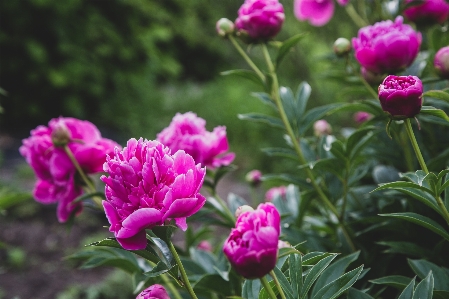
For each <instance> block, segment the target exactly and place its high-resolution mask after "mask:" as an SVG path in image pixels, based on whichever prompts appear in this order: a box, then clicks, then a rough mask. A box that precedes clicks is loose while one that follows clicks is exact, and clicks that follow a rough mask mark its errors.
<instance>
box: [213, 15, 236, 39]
mask: <svg viewBox="0 0 449 299" xmlns="http://www.w3.org/2000/svg"><path fill="white" fill-rule="evenodd" d="M215 28H216V29H217V33H218V35H219V36H221V37H226V36H228V35H229V34H232V33H234V29H235V26H234V23H233V22H232V21H231V20H229V19H226V18H221V19H220V20H218V21H217V25H216V26H215Z"/></svg>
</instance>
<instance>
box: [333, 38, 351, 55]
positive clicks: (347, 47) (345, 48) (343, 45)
mask: <svg viewBox="0 0 449 299" xmlns="http://www.w3.org/2000/svg"><path fill="white" fill-rule="evenodd" d="M333 48H334V53H335V54H336V55H337V56H345V55H347V54H348V53H349V52H351V48H352V47H351V42H350V41H349V40H348V39H347V38H344V37H340V38H337V40H336V41H335V42H334V46H333Z"/></svg>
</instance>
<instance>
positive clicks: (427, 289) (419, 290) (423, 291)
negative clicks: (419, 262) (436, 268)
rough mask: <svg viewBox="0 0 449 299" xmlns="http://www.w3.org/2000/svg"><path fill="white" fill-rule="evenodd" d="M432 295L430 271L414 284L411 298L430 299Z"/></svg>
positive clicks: (431, 275)
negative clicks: (414, 287)
mask: <svg viewBox="0 0 449 299" xmlns="http://www.w3.org/2000/svg"><path fill="white" fill-rule="evenodd" d="M432 296H433V274H432V271H430V272H429V275H427V277H426V278H425V279H423V280H421V282H420V283H418V285H417V286H416V289H415V292H414V293H413V299H432Z"/></svg>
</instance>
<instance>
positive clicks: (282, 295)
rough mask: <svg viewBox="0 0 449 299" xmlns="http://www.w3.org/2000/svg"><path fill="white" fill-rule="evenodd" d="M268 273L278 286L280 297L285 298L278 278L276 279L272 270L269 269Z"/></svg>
mask: <svg viewBox="0 0 449 299" xmlns="http://www.w3.org/2000/svg"><path fill="white" fill-rule="evenodd" d="M270 275H271V277H273V280H274V284H275V285H276V287H277V288H278V290H279V294H280V295H281V298H282V299H287V298H286V297H285V294H284V290H283V289H282V287H281V284H280V283H279V280H278V278H277V276H276V274H275V273H274V271H273V270H271V271H270Z"/></svg>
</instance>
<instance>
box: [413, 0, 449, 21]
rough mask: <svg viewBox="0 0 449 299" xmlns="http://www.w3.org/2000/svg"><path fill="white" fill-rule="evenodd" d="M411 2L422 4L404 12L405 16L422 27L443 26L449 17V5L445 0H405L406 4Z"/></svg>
mask: <svg viewBox="0 0 449 299" xmlns="http://www.w3.org/2000/svg"><path fill="white" fill-rule="evenodd" d="M411 2H415V3H421V4H418V5H413V6H410V7H409V8H407V9H405V10H404V16H405V17H406V18H407V19H409V20H410V21H412V22H414V23H417V24H422V25H432V24H435V23H439V24H442V23H444V22H445V21H446V20H447V18H448V16H449V3H447V2H446V1H445V0H421V1H416V0H405V3H406V4H407V3H411Z"/></svg>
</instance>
